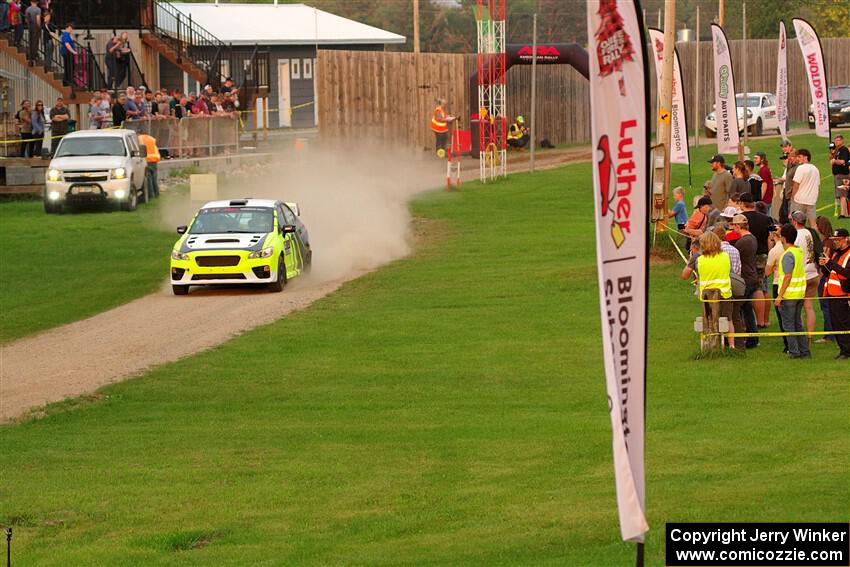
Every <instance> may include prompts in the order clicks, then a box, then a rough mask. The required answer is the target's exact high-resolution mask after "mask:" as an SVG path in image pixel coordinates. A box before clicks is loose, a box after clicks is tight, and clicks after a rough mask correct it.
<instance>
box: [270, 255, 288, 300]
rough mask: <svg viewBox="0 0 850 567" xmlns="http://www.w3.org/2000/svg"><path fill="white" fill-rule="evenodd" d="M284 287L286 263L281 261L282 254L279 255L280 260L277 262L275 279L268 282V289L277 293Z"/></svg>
mask: <svg viewBox="0 0 850 567" xmlns="http://www.w3.org/2000/svg"><path fill="white" fill-rule="evenodd" d="M284 287H286V263H285V262H284V261H283V254H281V255H280V260H279V261H278V263H277V281H276V282H273V283H270V284H269V291H270V292H272V293H279V292H281V291H283V288H284Z"/></svg>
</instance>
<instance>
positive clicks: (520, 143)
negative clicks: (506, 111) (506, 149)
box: [508, 116, 528, 148]
mask: <svg viewBox="0 0 850 567" xmlns="http://www.w3.org/2000/svg"><path fill="white" fill-rule="evenodd" d="M508 145H509V146H510V147H512V148H524V147H526V146H527V145H528V128H526V127H525V118H523V117H522V116H517V117H516V121H515V122H514V123H513V124H511V125H510V126H508Z"/></svg>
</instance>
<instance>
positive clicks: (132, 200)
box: [121, 186, 139, 212]
mask: <svg viewBox="0 0 850 567" xmlns="http://www.w3.org/2000/svg"><path fill="white" fill-rule="evenodd" d="M138 198H139V193H138V191H137V190H136V188H135V187H133V186H131V187H130V194H129V195H128V196H127V200H126V201H124V202H123V203H121V210H123V211H127V212H132V211H135V210H136V205H137V204H138Z"/></svg>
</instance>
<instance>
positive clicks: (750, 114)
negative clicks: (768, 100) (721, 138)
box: [747, 108, 753, 118]
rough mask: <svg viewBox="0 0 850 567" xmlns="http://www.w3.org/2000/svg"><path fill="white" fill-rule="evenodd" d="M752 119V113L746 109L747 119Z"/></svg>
mask: <svg viewBox="0 0 850 567" xmlns="http://www.w3.org/2000/svg"><path fill="white" fill-rule="evenodd" d="M752 117H753V111H752V110H750V109H749V108H748V109H747V118H752Z"/></svg>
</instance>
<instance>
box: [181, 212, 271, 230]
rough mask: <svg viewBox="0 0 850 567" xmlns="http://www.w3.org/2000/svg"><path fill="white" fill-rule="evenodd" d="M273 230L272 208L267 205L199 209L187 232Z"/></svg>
mask: <svg viewBox="0 0 850 567" xmlns="http://www.w3.org/2000/svg"><path fill="white" fill-rule="evenodd" d="M273 230H274V209H270V208H268V207H221V208H215V209H201V211H200V212H199V213H198V217H197V218H196V219H195V222H193V223H192V228H190V229H189V234H220V233H227V232H248V233H266V232H271V231H273Z"/></svg>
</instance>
